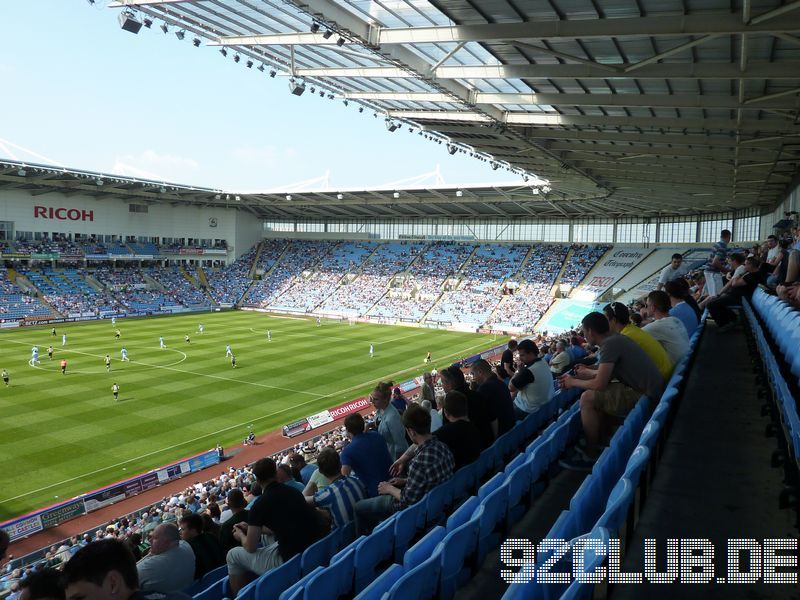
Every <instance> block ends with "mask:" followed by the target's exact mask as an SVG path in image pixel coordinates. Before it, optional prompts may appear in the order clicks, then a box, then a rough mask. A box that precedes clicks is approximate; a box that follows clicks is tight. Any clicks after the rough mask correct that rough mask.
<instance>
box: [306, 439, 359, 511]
mask: <svg viewBox="0 0 800 600" xmlns="http://www.w3.org/2000/svg"><path fill="white" fill-rule="evenodd" d="M317 466H318V467H319V472H320V473H321V474H322V475H324V476H325V477H327V478H328V479H329V480H330V482H331V483H330V485H328V486H326V487H324V488H322V489H321V490H319V491H318V492H317V493H316V494H314V495H313V496H306V500H307V501H308V503H309V504H311V505H312V506H316V507H317V508H324V509H325V510H327V511H328V512H329V513H331V518H332V519H333V523H334V525H335V526H336V527H344V526H345V525H347V524H348V523H349V522H350V521H352V520H353V519H354V517H355V512H356V502H358V501H359V500H363V499H364V498H366V497H367V489H366V487H364V484H363V483H362V482H361V481H360V480H358V479H356V478H355V477H345V476H344V475H342V463H341V461H340V460H339V453H338V452H336V450H334V449H333V448H331V447H330V446H328V447H327V448H323V449H322V452H320V453H319V456H317Z"/></svg>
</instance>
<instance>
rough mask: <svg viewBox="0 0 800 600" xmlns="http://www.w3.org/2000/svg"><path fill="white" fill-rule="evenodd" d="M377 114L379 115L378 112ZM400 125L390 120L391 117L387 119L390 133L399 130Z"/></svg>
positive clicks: (387, 127) (387, 129) (387, 128)
mask: <svg viewBox="0 0 800 600" xmlns="http://www.w3.org/2000/svg"><path fill="white" fill-rule="evenodd" d="M375 116H377V114H376V115H375ZM398 127H400V126H399V125H398V124H397V123H395V122H394V121H390V120H389V119H386V131H388V132H389V133H393V132H395V131H397V128H398Z"/></svg>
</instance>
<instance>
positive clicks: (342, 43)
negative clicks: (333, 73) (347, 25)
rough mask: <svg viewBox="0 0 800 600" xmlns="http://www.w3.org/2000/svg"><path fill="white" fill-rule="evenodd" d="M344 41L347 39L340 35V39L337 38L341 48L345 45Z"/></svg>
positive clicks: (337, 43)
mask: <svg viewBox="0 0 800 600" xmlns="http://www.w3.org/2000/svg"><path fill="white" fill-rule="evenodd" d="M344 42H345V39H344V38H343V37H340V38H339V39H338V40H336V45H337V46H339V48H341V47H342V46H344Z"/></svg>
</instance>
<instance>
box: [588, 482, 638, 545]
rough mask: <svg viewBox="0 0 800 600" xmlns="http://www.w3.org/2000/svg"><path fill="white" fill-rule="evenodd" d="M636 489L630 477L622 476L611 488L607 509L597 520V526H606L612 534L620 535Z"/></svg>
mask: <svg viewBox="0 0 800 600" xmlns="http://www.w3.org/2000/svg"><path fill="white" fill-rule="evenodd" d="M634 490H635V487H634V486H633V484H632V483H631V481H630V479H626V478H624V477H623V478H621V479H620V480H619V481H618V482H617V484H616V485H615V486H614V489H613V490H611V495H610V496H609V498H608V503H607V504H606V510H605V512H604V513H603V514H602V515H601V516H600V518H599V519H598V520H597V526H598V527H604V528H606V529H608V531H609V533H610V534H611V535H612V536H614V537H619V532H620V531H621V530H622V527H623V525H624V524H625V518H626V516H627V514H628V508H630V505H631V502H632V501H633V493H634Z"/></svg>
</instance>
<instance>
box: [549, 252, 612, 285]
mask: <svg viewBox="0 0 800 600" xmlns="http://www.w3.org/2000/svg"><path fill="white" fill-rule="evenodd" d="M610 248H611V246H607V245H598V246H594V245H577V244H574V245H573V246H572V254H571V255H570V257H569V261H568V262H567V265H566V267H564V273H563V274H562V275H561V283H563V284H565V285H569V286H571V287H575V286H577V285H578V284H580V282H581V281H583V278H584V277H586V274H587V273H588V272H589V271H591V270H592V267H593V266H594V265H595V264H596V263H597V261H598V260H600V258H601V257H602V256H603V255H604V254H605V253H606V252H608V250H609V249H610Z"/></svg>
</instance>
